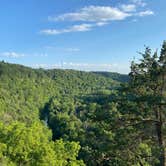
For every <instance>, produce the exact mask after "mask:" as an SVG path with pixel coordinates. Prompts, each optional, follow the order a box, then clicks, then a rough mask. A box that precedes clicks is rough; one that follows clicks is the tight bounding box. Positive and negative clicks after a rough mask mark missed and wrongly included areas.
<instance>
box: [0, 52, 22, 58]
mask: <svg viewBox="0 0 166 166" xmlns="http://www.w3.org/2000/svg"><path fill="white" fill-rule="evenodd" d="M0 56H4V57H8V58H20V57H24V56H25V54H21V53H16V52H2V53H0Z"/></svg>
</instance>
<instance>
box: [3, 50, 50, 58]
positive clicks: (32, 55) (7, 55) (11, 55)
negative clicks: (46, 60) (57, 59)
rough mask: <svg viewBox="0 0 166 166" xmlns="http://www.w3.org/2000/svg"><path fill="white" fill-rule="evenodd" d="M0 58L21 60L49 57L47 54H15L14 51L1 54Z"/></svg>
mask: <svg viewBox="0 0 166 166" xmlns="http://www.w3.org/2000/svg"><path fill="white" fill-rule="evenodd" d="M0 56H1V57H7V58H21V57H47V56H48V55H47V54H45V53H32V54H26V53H18V52H14V51H7V52H1V53H0Z"/></svg>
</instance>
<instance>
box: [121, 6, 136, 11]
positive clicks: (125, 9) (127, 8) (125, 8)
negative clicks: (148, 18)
mask: <svg viewBox="0 0 166 166" xmlns="http://www.w3.org/2000/svg"><path fill="white" fill-rule="evenodd" d="M120 8H121V9H122V10H123V11H124V12H133V11H136V5H135V4H128V5H124V4H122V5H121V6H120Z"/></svg>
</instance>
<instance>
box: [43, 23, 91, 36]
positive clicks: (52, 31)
mask: <svg viewBox="0 0 166 166" xmlns="http://www.w3.org/2000/svg"><path fill="white" fill-rule="evenodd" d="M92 27H93V25H92V24H80V25H73V26H71V27H68V28H66V29H44V30H41V31H40V33H41V34H45V35H58V34H62V33H69V32H85V31H90V30H91V28H92Z"/></svg>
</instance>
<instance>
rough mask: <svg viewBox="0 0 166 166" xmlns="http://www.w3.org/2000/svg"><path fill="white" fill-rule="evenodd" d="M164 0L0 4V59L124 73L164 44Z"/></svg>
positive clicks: (33, 0) (8, 1)
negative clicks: (148, 50)
mask: <svg viewBox="0 0 166 166" xmlns="http://www.w3.org/2000/svg"><path fill="white" fill-rule="evenodd" d="M165 6H166V0H12V1H11V0H0V21H1V23H0V60H4V61H5V62H10V63H17V64H23V65H26V66H30V67H33V68H39V67H42V68H63V69H66V68H69V69H76V70H86V71H110V72H119V73H128V72H129V70H130V63H131V61H132V60H133V59H134V58H135V59H140V58H141V56H140V54H138V52H142V51H144V48H145V46H150V47H151V48H152V49H153V50H155V49H160V47H161V44H162V42H163V40H165V39H166V10H165Z"/></svg>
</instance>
